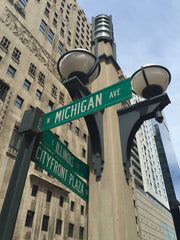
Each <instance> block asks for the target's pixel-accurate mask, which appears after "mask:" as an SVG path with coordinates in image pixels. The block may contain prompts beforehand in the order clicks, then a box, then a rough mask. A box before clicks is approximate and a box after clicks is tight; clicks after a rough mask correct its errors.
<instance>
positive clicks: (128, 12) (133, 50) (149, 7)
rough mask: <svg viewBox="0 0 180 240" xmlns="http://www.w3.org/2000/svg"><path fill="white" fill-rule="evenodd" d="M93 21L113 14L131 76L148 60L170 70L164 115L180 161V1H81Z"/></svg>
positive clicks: (123, 61)
mask: <svg viewBox="0 0 180 240" xmlns="http://www.w3.org/2000/svg"><path fill="white" fill-rule="evenodd" d="M78 3H79V5H80V6H81V8H83V9H84V12H85V14H86V15H87V17H88V19H89V20H90V21H91V18H92V16H94V17H95V16H97V15H98V14H107V15H112V19H113V27H114V38H115V43H116V48H117V62H118V64H119V65H120V67H121V69H122V70H123V72H124V74H126V73H129V74H130V75H132V74H133V73H134V72H135V71H136V70H137V69H138V68H139V67H141V66H142V65H145V64H149V63H156V64H159V65H162V66H165V67H166V68H168V69H169V71H170V72H171V83H170V85H169V88H168V90H167V93H168V95H169V98H170V99H171V104H170V105H168V106H167V107H166V108H165V110H164V113H165V116H166V120H167V123H168V127H169V130H170V134H171V139H172V142H173V145H174V150H175V153H176V156H177V159H178V161H179V163H180V136H179V135H180V124H179V121H180V93H179V91H180V14H179V13H180V1H179V0H170V1H169V0H168V1H167V0H136V1H132V0H126V1H123V0H111V1H109V0H78Z"/></svg>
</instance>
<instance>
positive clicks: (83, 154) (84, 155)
mask: <svg viewBox="0 0 180 240" xmlns="http://www.w3.org/2000/svg"><path fill="white" fill-rule="evenodd" d="M82 157H83V158H85V157H86V150H85V149H84V148H83V149H82Z"/></svg>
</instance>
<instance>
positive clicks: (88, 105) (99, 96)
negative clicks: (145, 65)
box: [41, 78, 132, 131]
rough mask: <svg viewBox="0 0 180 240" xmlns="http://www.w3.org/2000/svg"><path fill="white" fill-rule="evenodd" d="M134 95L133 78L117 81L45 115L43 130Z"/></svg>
mask: <svg viewBox="0 0 180 240" xmlns="http://www.w3.org/2000/svg"><path fill="white" fill-rule="evenodd" d="M131 97H132V91H131V79H130V78H127V79H125V80H123V81H120V82H118V83H115V84H113V85H111V86H109V87H107V88H104V89H101V90H100V91H97V92H95V93H92V94H90V95H88V96H86V97H84V98H81V99H79V100H77V101H74V102H72V103H70V104H67V105H65V106H63V107H61V108H58V109H56V110H54V111H52V112H49V113H46V114H45V115H44V119H43V123H42V127H41V131H46V130H48V129H51V128H54V127H57V126H59V125H62V124H64V123H66V122H70V121H73V120H75V119H77V118H81V117H84V116H86V115H89V114H91V113H94V112H97V111H99V110H101V109H104V108H106V107H110V106H112V105H114V104H117V103H119V102H122V101H124V100H127V99H129V98H131Z"/></svg>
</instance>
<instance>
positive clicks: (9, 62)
mask: <svg viewBox="0 0 180 240" xmlns="http://www.w3.org/2000/svg"><path fill="white" fill-rule="evenodd" d="M107 45H108V44H107ZM74 48H85V49H88V50H90V51H91V24H90V22H89V20H88V19H87V18H86V15H85V13H84V11H83V10H82V9H81V8H80V6H79V5H78V3H77V2H76V0H58V1H56V0H48V1H43V0H29V1H28V0H6V1H4V0H3V1H0V72H1V76H0V208H1V207H2V204H3V200H4V196H5V194H6V190H7V186H8V183H9V179H10V176H11V172H12V169H13V166H14V162H15V159H16V156H17V152H18V149H19V143H20V139H21V136H20V135H19V134H18V127H19V125H20V122H21V119H22V116H23V113H24V111H25V110H27V109H30V108H34V107H39V108H40V109H41V110H42V111H43V112H45V113H46V112H50V111H52V110H53V109H57V108H59V107H61V106H63V105H66V104H68V103H70V102H71V101H72V100H71V98H70V96H69V94H68V92H67V90H66V89H65V88H64V86H63V85H62V84H61V82H60V77H59V74H58V72H57V69H56V65H57V61H58V59H59V57H60V56H61V55H62V54H63V53H65V52H66V51H69V50H71V49H74ZM99 48H100V49H101V45H100V46H99ZM102 53H104V45H103V44H102ZM104 74H106V73H104ZM113 74H114V75H113V77H114V79H116V77H117V76H115V75H116V74H115V73H114V72H113ZM107 75H108V76H109V79H111V76H112V74H111V72H110V71H109V72H108V73H107ZM100 77H101V78H102V76H100ZM105 77H106V76H104V78H105ZM98 84H99V82H98V83H97V86H96V85H95V86H89V87H90V88H91V87H94V88H95V90H98V88H99V86H98ZM109 84H112V82H111V83H109ZM96 87H97V89H96ZM52 131H53V133H54V134H56V136H58V137H59V139H60V140H61V142H63V143H64V144H65V145H66V147H67V148H68V149H69V150H70V151H71V152H72V153H73V154H74V155H75V156H77V157H78V158H79V159H80V160H81V161H83V162H85V163H87V161H88V130H87V127H86V124H85V121H84V119H83V118H81V119H78V120H75V121H73V122H70V123H68V124H64V125H62V126H60V127H57V128H55V129H52ZM116 137H117V136H116ZM117 138H118V137H117ZM106 145H107V143H106ZM106 151H109V150H108V148H106ZM137 160H138V159H137ZM111 166H112V165H111ZM138 166H139V169H140V170H141V168H140V164H139V165H138ZM104 171H107V168H106V170H104ZM122 172H123V171H122ZM130 173H131V180H130V186H131V187H129V186H128V191H127V192H128V194H129V193H130V190H131V191H132V195H133V197H132V199H133V203H131V207H132V205H133V206H134V212H135V220H134V219H132V222H134V221H135V222H136V228H137V236H138V237H137V239H151V240H155V239H156V240H157V239H159V240H161V239H172V240H174V239H176V238H175V237H174V239H173V236H174V235H173V234H174V227H173V221H172V216H171V214H170V213H169V212H168V209H167V208H164V207H162V205H161V204H159V203H158V202H157V201H156V200H155V199H152V198H150V196H149V195H147V193H145V191H144V187H143V181H140V184H141V188H140V189H138V188H137V182H136V179H135V178H136V177H137V176H136V174H135V173H134V170H133V164H132V167H131V169H130ZM136 173H137V167H136ZM141 177H142V176H141ZM121 178H122V179H123V181H124V176H123V175H122V176H121ZM141 180H142V178H141ZM96 184H97V183H96ZM123 194H124V193H123ZM109 197H112V196H109ZM124 198H125V197H124ZM99 204H101V203H99ZM116 204H117V206H118V205H119V203H118V202H117V203H116ZM158 204H159V205H158ZM121 208H122V209H124V207H123V204H122V203H121ZM92 210H93V211H94V209H93V206H92ZM109 211H110V210H109ZM87 214H88V204H87V203H86V202H85V201H84V200H82V199H81V198H80V197H78V196H77V195H76V194H75V193H73V192H72V191H71V190H70V189H69V188H67V187H65V186H64V185H63V184H62V183H61V182H59V181H58V180H56V179H55V178H53V177H52V176H51V175H50V174H48V173H47V172H46V171H45V170H43V169H42V168H40V167H39V166H38V165H36V164H35V163H34V162H33V159H32V161H31V162H30V167H29V171H28V175H27V179H26V183H25V188H24V192H23V196H22V200H21V205H20V210H19V214H18V218H17V222H16V227H15V231H14V235H13V240H17V239H18V240H19V239H26V240H28V239H35V240H39V239H43V240H51V239H54V240H55V239H62V240H65V239H81V240H82V239H87V228H88V226H89V228H91V225H96V222H95V221H94V219H90V220H91V221H92V222H88V218H87ZM96 214H99V213H97V212H96ZM114 214H116V213H114ZM123 214H124V215H126V213H125V211H124V210H123ZM132 216H133V217H134V215H133V214H132ZM102 217H103V216H102ZM113 218H116V215H115V216H112V219H113ZM106 221H109V219H106ZM126 227H127V226H126ZM128 227H129V228H131V227H132V226H128ZM120 228H122V231H124V229H123V226H120ZM92 229H93V228H92ZM166 229H167V231H166ZM119 231H120V230H119ZM92 235H93V231H92ZM89 239H90V238H89ZM102 240H104V239H102ZM132 240H134V239H132Z"/></svg>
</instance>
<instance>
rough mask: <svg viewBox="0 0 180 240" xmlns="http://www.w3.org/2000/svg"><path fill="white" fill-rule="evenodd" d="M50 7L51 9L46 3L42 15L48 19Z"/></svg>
mask: <svg viewBox="0 0 180 240" xmlns="http://www.w3.org/2000/svg"><path fill="white" fill-rule="evenodd" d="M50 7H51V5H50V3H49V2H47V5H46V8H45V10H44V13H45V14H46V16H47V17H49V10H50Z"/></svg>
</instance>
